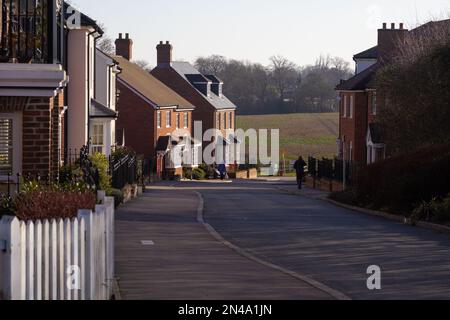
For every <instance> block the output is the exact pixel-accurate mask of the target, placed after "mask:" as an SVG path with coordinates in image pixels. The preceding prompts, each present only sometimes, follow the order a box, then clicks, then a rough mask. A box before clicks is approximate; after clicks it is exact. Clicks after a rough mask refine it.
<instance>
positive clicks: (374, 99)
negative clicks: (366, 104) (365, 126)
mask: <svg viewBox="0 0 450 320" xmlns="http://www.w3.org/2000/svg"><path fill="white" fill-rule="evenodd" d="M370 104H371V107H372V108H371V109H372V110H371V113H372V115H373V116H376V115H377V112H378V106H377V93H376V92H373V93H372V101H371V103H370Z"/></svg>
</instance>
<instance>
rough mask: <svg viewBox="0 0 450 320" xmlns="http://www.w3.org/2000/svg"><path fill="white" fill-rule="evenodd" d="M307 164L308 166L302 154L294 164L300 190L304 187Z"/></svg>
mask: <svg viewBox="0 0 450 320" xmlns="http://www.w3.org/2000/svg"><path fill="white" fill-rule="evenodd" d="M306 166H307V164H306V162H305V160H303V157H302V156H300V157H299V158H298V160H297V161H296V162H295V164H294V169H295V172H296V174H297V184H298V189H299V190H301V189H302V183H303V178H304V177H305V167H306Z"/></svg>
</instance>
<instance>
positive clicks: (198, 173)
mask: <svg viewBox="0 0 450 320" xmlns="http://www.w3.org/2000/svg"><path fill="white" fill-rule="evenodd" d="M192 178H193V179H194V180H205V179H206V172H205V171H203V170H202V169H200V168H195V169H194V170H192Z"/></svg>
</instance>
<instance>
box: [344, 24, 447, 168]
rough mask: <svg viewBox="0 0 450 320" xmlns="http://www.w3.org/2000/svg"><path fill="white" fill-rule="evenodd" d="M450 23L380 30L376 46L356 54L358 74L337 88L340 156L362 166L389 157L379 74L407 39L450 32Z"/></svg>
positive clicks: (384, 101)
mask: <svg viewBox="0 0 450 320" xmlns="http://www.w3.org/2000/svg"><path fill="white" fill-rule="evenodd" d="M449 26H450V20H443V21H437V22H429V23H427V24H424V25H422V26H420V27H418V28H416V29H413V30H411V31H409V30H407V29H405V28H404V25H403V23H400V24H399V26H398V28H396V24H395V23H392V24H391V27H390V28H388V26H387V24H386V23H384V24H383V27H382V28H381V29H379V30H378V44H377V46H375V47H373V48H370V49H368V50H365V51H363V52H361V53H358V54H356V55H355V56H354V57H353V59H354V61H355V63H356V74H355V76H353V77H352V78H350V79H348V80H347V81H341V83H340V84H339V85H338V86H337V87H336V90H337V91H338V92H339V95H340V101H341V103H340V117H339V139H338V145H339V155H340V158H345V160H350V161H352V162H354V163H357V164H359V165H362V164H371V163H375V162H377V161H380V160H382V159H384V158H385V157H386V149H387V147H388V146H386V144H385V143H384V140H383V130H382V129H383V128H381V127H380V125H379V124H378V123H377V112H378V110H379V108H380V106H384V104H385V103H387V102H386V99H383V97H380V96H379V94H378V95H377V86H376V74H377V71H378V70H379V69H380V67H382V66H383V65H384V64H386V63H388V62H389V61H390V60H391V59H392V58H394V57H395V56H396V54H397V52H398V49H399V48H400V46H405V45H406V39H407V37H415V36H418V35H423V34H425V33H426V31H427V30H430V28H436V27H437V28H441V27H446V28H449Z"/></svg>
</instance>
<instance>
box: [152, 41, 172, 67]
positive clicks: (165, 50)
mask: <svg viewBox="0 0 450 320" xmlns="http://www.w3.org/2000/svg"><path fill="white" fill-rule="evenodd" d="M172 50H173V47H172V45H171V44H170V42H169V41H166V43H165V44H164V43H163V42H162V41H160V42H159V44H158V45H157V46H156V51H157V53H158V61H157V62H158V67H159V68H168V67H170V65H171V64H172Z"/></svg>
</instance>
